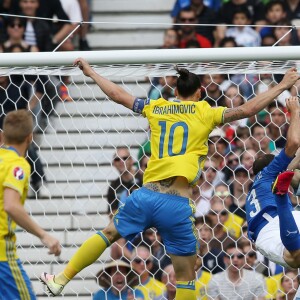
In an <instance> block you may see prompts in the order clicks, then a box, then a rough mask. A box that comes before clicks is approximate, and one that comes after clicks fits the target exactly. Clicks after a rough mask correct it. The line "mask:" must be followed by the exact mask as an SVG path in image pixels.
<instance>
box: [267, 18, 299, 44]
mask: <svg viewBox="0 0 300 300" xmlns="http://www.w3.org/2000/svg"><path fill="white" fill-rule="evenodd" d="M277 25H278V26H279V27H278V26H277V27H274V28H273V34H274V36H275V38H276V40H277V41H278V43H277V44H276V46H297V45H299V38H298V36H297V31H295V30H292V31H290V30H291V29H292V23H291V22H290V21H289V20H287V19H285V20H281V21H280V22H278V24H277ZM281 26H282V27H281ZM288 26H290V28H289V27H288ZM289 31H290V32H289Z"/></svg>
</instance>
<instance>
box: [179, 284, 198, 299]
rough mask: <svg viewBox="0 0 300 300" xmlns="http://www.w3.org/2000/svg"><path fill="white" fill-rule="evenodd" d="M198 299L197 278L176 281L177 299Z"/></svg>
mask: <svg viewBox="0 0 300 300" xmlns="http://www.w3.org/2000/svg"><path fill="white" fill-rule="evenodd" d="M187 299H188V300H196V290H195V280H192V281H176V297H175V300H187Z"/></svg>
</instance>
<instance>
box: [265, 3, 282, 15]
mask: <svg viewBox="0 0 300 300" xmlns="http://www.w3.org/2000/svg"><path fill="white" fill-rule="evenodd" d="M275 5H280V6H281V8H282V10H283V11H286V4H285V3H284V2H283V1H282V0H273V1H270V2H268V3H267V4H266V6H265V13H266V14H267V13H268V12H269V10H271V9H272V8H273V6H275Z"/></svg>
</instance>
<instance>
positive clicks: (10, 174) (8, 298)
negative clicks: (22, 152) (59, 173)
mask: <svg viewBox="0 0 300 300" xmlns="http://www.w3.org/2000/svg"><path fill="white" fill-rule="evenodd" d="M29 176H30V166H29V164H28V162H27V161H26V160H25V158H24V157H21V156H19V154H18V153H17V151H16V150H15V149H14V148H12V147H2V148H0V286H2V287H5V288H1V289H0V299H5V300H12V299H22V300H27V299H28V300H32V299H36V298H35V295H34V293H33V291H32V288H31V283H30V280H29V278H28V276H27V274H26V273H25V271H24V269H23V267H22V263H21V261H20V260H19V259H18V257H17V253H16V236H15V230H16V226H17V225H16V223H15V222H14V220H12V219H11V218H10V216H9V215H8V214H7V213H6V212H5V210H4V189H5V188H11V189H13V190H15V191H17V192H18V193H19V194H20V201H21V203H22V204H23V205H24V202H25V199H26V196H27V191H28V183H29Z"/></svg>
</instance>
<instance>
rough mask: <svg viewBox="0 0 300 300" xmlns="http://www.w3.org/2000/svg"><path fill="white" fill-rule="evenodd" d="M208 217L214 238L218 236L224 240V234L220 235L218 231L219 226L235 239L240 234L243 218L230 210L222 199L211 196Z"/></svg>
mask: <svg viewBox="0 0 300 300" xmlns="http://www.w3.org/2000/svg"><path fill="white" fill-rule="evenodd" d="M209 218H210V219H211V221H212V222H213V231H214V237H215V238H217V236H219V237H220V238H221V241H223V240H224V235H222V234H221V231H220V229H221V228H222V230H223V231H224V232H225V233H226V236H228V237H232V238H233V239H234V240H237V239H238V238H239V237H240V236H241V228H242V225H243V223H244V222H245V220H244V219H242V218H241V217H240V216H238V215H236V214H234V213H232V212H230V211H229V206H227V203H226V202H225V201H222V200H221V199H220V198H219V197H213V199H212V203H211V210H210V212H209ZM215 227H217V228H215ZM223 247H224V245H223Z"/></svg>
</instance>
